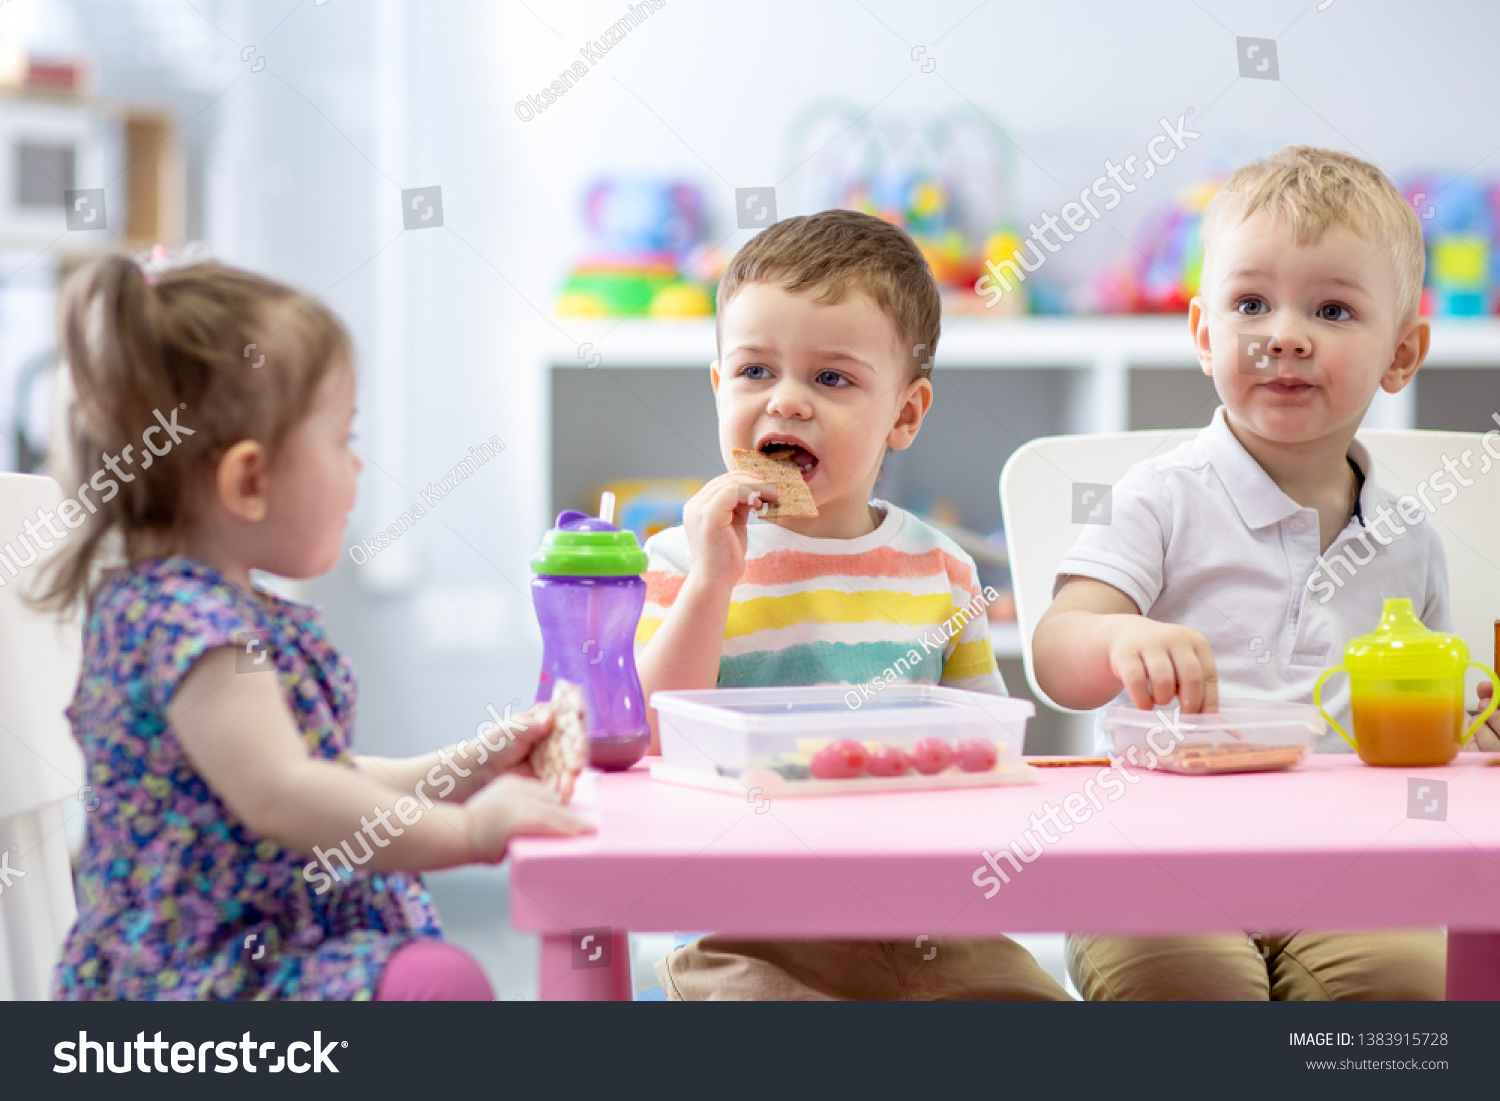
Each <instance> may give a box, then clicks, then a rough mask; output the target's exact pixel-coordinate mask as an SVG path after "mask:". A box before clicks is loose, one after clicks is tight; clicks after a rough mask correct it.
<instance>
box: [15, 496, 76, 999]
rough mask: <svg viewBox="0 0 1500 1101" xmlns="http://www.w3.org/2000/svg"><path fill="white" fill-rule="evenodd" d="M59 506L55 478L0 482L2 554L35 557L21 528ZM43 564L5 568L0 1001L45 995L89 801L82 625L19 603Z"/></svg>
mask: <svg viewBox="0 0 1500 1101" xmlns="http://www.w3.org/2000/svg"><path fill="white" fill-rule="evenodd" d="M61 500H62V493H61V491H60V490H59V488H58V485H57V483H56V482H54V481H53V480H52V479H51V478H46V477H39V476H36V475H31V474H0V548H3V547H4V545H6V544H9V546H10V547H11V548H13V549H14V550H15V552H16V553H17V554H18V555H19V556H20V557H22V558H26V557H30V553H29V551H28V550H26V549H25V547H24V546H23V545H22V544H21V542H20V539H21V538H22V537H23V536H24V529H23V526H22V525H23V524H24V523H25V522H26V521H27V520H32V521H33V522H35V520H36V518H37V515H38V510H39V509H43V508H46V509H55V508H56V507H57V505H58V503H59V502H60V501H61ZM54 523H55V522H54ZM56 526H57V527H58V528H61V527H62V525H60V524H58V525H56ZM42 531H43V537H44V538H47V539H49V541H51V539H50V537H49V536H47V535H46V534H45V532H46V529H45V528H43V529H42ZM27 545H29V546H30V547H31V548H33V549H35V548H36V542H35V541H34V540H31V539H29V538H28V539H27ZM44 553H50V552H44ZM39 565H40V563H39V562H38V563H33V564H31V565H30V566H28V567H27V568H24V569H20V570H19V571H18V576H15V577H12V576H11V575H10V571H9V570H8V569H5V568H4V567H3V564H0V581H3V582H4V585H3V587H0V1001H10V1000H17V999H23V1000H39V999H45V998H46V997H47V996H48V990H49V988H50V986H51V980H52V969H53V967H54V966H55V965H56V963H57V959H58V956H59V953H60V951H61V948H62V943H63V939H64V938H65V937H66V936H67V933H68V930H69V928H70V927H71V926H72V924H73V919H74V916H75V913H76V911H75V905H74V895H73V874H72V868H71V864H70V861H69V859H68V839H67V833H66V830H65V825H66V821H67V819H68V817H69V815H70V814H71V815H73V816H76V815H77V814H78V813H79V812H81V811H84V810H86V809H87V807H86V802H87V801H88V800H89V795H88V793H87V792H86V791H84V790H83V783H84V779H83V758H82V755H81V754H80V752H79V750H78V747H77V745H76V744H75V743H74V741H73V737H72V732H71V730H70V729H69V726H68V722H67V719H66V718H64V716H63V709H64V708H65V707H66V706H67V705H68V702H69V700H71V699H72V696H73V691H74V688H75V687H76V685H77V681H78V665H79V643H80V634H79V627H78V623H77V622H76V620H75V621H74V622H71V623H68V624H62V623H59V622H58V620H57V618H56V617H55V616H51V615H47V614H44V613H41V612H38V611H36V610H34V609H33V608H31V607H30V606H29V605H28V604H27V603H26V602H25V601H24V600H22V598H21V592H22V590H23V588H25V589H27V590H28V591H29V589H30V587H31V586H32V585H33V584H34V583H35V580H36V576H37V573H38V569H39Z"/></svg>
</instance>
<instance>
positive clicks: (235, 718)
mask: <svg viewBox="0 0 1500 1101" xmlns="http://www.w3.org/2000/svg"><path fill="white" fill-rule="evenodd" d="M62 336H63V343H64V346H65V349H66V354H67V360H68V366H69V369H70V370H71V374H72V380H73V384H74V388H75V390H76V394H77V400H76V405H75V408H74V413H73V423H72V424H71V426H70V432H71V444H72V460H73V462H74V464H75V468H76V474H77V475H78V476H79V479H80V484H79V486H78V490H77V493H76V495H75V497H74V498H71V499H70V500H69V501H65V502H64V503H63V505H62V507H61V508H59V510H58V513H57V514H56V515H57V518H58V519H60V520H61V521H62V522H63V523H64V524H65V525H66V526H67V527H68V528H69V529H70V530H69V532H68V533H67V539H66V540H65V542H64V543H63V547H62V550H61V551H60V552H59V554H58V556H57V557H56V558H55V559H53V561H52V564H51V572H50V574H49V576H48V586H47V589H46V591H45V593H44V594H43V597H44V599H45V600H46V601H47V602H49V603H50V604H51V605H52V606H53V607H57V608H60V609H65V608H67V607H69V606H71V605H73V604H75V603H80V602H81V603H82V604H83V605H84V607H85V612H86V618H85V627H84V639H83V669H82V675H81V676H80V679H79V684H78V691H77V694H76V695H75V697H74V699H73V702H72V704H71V706H70V707H69V709H68V717H69V719H70V720H71V722H72V726H73V732H74V736H75V737H76V738H77V739H78V741H79V743H80V745H81V746H82V748H83V752H84V756H85V759H86V762H87V767H88V779H89V783H90V784H92V786H93V791H94V793H95V794H96V795H97V796H98V798H99V803H98V806H97V808H96V809H95V810H94V811H93V813H91V814H90V815H89V817H88V834H87V839H86V841H85V845H84V850H83V855H82V861H81V865H80V867H79V869H78V921H77V923H76V925H75V926H74V928H73V930H72V932H71V934H70V935H69V937H68V941H67V944H66V947H65V951H64V955H63V959H62V961H61V963H60V964H59V966H58V970H57V976H56V990H55V994H56V996H57V997H59V998H68V999H85V998H114V999H118V998H163V999H194V998H196V999H207V998H258V999H268V998H293V999H315V998H319V999H361V998H379V999H435V998H488V997H493V994H492V992H491V990H490V987H489V983H488V981H487V980H486V979H485V977H484V974H483V972H482V971H481V970H480V969H479V967H478V965H477V964H476V963H475V962H474V960H473V959H472V958H471V957H469V956H468V955H467V954H466V953H464V952H462V951H461V950H460V949H458V948H456V947H454V946H452V945H448V944H445V943H444V942H443V941H442V939H441V938H442V929H441V926H440V925H439V922H438V916H437V913H436V911H435V910H434V909H433V906H432V902H431V899H430V898H429V897H428V894H427V891H426V888H425V887H424V886H423V884H422V880H421V878H420V876H419V875H418V872H419V871H420V870H421V869H424V868H443V867H449V866H452V865H457V864H464V863H470V862H485V863H495V862H497V861H499V860H500V859H501V858H502V857H503V856H504V854H505V848H506V843H507V840H508V839H509V838H510V837H512V836H515V835H518V834H567V833H576V832H579V831H581V830H585V829H587V828H588V827H587V826H585V825H584V824H583V823H582V822H581V821H580V820H579V819H578V818H576V817H575V816H574V815H573V814H571V813H570V812H569V811H568V810H567V809H566V808H565V807H563V806H561V805H560V804H559V802H558V800H557V798H556V796H555V795H553V794H552V793H551V792H550V791H549V790H548V789H546V788H544V787H543V786H542V785H541V784H540V783H539V782H538V781H537V780H535V779H534V778H532V777H531V775H530V771H531V770H530V767H529V765H528V764H527V763H526V759H527V755H528V754H529V752H530V749H531V746H532V744H533V743H534V742H535V741H536V740H537V739H538V738H540V737H541V736H542V735H544V734H546V733H547V732H548V731H549V730H550V727H551V717H550V715H549V714H548V712H547V711H546V709H538V710H536V711H535V712H533V713H531V714H529V715H527V716H524V717H523V719H522V721H520V722H519V723H514V724H509V725H510V726H511V729H509V730H506V731H505V732H504V736H502V737H498V738H495V739H491V738H483V739H482V741H483V742H484V745H483V746H471V745H469V744H468V743H460V744H459V746H458V747H456V748H455V749H445V750H443V751H441V752H440V753H434V754H431V755H429V756H425V757H419V758H412V759H403V760H396V759H384V758H371V757H362V756H357V755H355V753H354V752H353V749H352V744H351V735H352V732H353V726H354V709H355V708H354V703H355V681H354V674H353V670H352V669H351V668H350V666H349V663H348V662H347V661H346V660H345V659H344V658H343V657H342V656H341V655H340V654H339V652H338V651H337V650H336V649H334V647H333V646H332V645H331V644H330V643H329V641H328V639H327V637H326V635H325V634H324V631H323V627H322V624H321V622H320V620H319V616H318V613H317V612H316V610H314V609H313V608H311V607H308V606H305V605H301V604H297V603H294V602H291V601H288V600H284V599H281V598H278V597H276V596H274V595H272V594H270V593H268V592H266V591H263V590H260V589H257V588H256V587H255V586H254V585H253V584H252V583H251V579H250V571H251V570H252V569H258V570H263V571H266V572H268V573H272V574H279V575H281V576H283V577H291V578H307V577H313V576H317V575H319V574H322V573H326V572H328V571H329V570H330V569H332V568H333V566H334V565H335V563H336V562H337V561H338V557H339V555H340V553H341V551H342V532H343V528H344V523H345V520H346V518H347V516H348V513H349V510H350V508H351V507H352V506H353V504H354V497H355V481H356V476H357V475H358V473H359V470H360V467H361V464H360V460H359V458H358V457H357V456H356V455H355V453H354V451H353V450H352V449H351V447H350V433H349V428H350V422H351V421H352V419H353V417H354V400H355V378H354V368H353V364H352V360H351V355H350V342H349V338H348V334H347V333H346V331H345V330H344V327H343V325H342V324H341V323H340V322H339V321H338V319H337V318H336V317H335V316H334V315H333V314H332V313H331V312H330V311H329V310H328V309H327V308H326V307H324V306H323V305H322V304H321V303H320V302H317V301H316V300H312V299H309V298H307V297H305V296H302V295H300V294H298V293H296V292H295V291H293V290H291V289H290V288H288V287H285V286H282V285H280V284H277V283H274V282H272V281H270V280H268V279H264V278H261V277H259V276H256V275H253V274H251V273H249V272H244V271H239V270H235V269H232V268H228V267H223V266H220V265H217V264H211V263H201V264H195V265H192V266H188V267H181V268H177V269H175V270H171V271H167V272H163V273H162V274H161V275H160V276H159V277H155V278H153V277H149V276H148V274H147V272H146V271H145V270H144V269H142V267H141V266H139V265H138V264H137V263H136V262H135V261H134V260H131V259H129V258H127V257H111V258H107V259H103V260H99V261H96V262H94V263H92V264H90V265H88V266H87V267H85V268H83V269H81V270H80V271H79V272H78V273H76V274H75V275H74V276H73V277H72V278H71V280H70V281H69V284H68V286H67V287H66V288H65V291H64V295H63V304H62ZM71 485H72V479H71V478H70V479H69V481H68V484H67V485H65V486H64V492H67V491H68V489H69V488H70V486H71ZM70 504H71V507H70ZM497 729H498V728H497ZM476 750H477V752H473V751H476Z"/></svg>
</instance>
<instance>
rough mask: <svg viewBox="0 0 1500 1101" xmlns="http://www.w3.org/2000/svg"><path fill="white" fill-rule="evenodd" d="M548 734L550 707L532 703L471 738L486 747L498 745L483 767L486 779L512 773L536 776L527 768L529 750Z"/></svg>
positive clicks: (550, 717)
mask: <svg viewBox="0 0 1500 1101" xmlns="http://www.w3.org/2000/svg"><path fill="white" fill-rule="evenodd" d="M550 733H552V705H551V704H547V703H538V704H533V705H532V706H531V707H530V708H528V709H527V710H525V711H523V712H521V713H520V714H519V715H512V716H511V717H510V718H509V719H508V720H506V721H505V722H503V723H489V724H488V725H486V726H482V727H480V728H479V729H478V730H477V731H475V736H476V737H478V738H480V739H482V740H483V741H484V742H485V743H486V747H487V748H488V747H491V746H497V745H498V746H500V749H499V751H498V752H496V751H495V750H493V749H491V750H490V756H489V759H488V760H486V761H485V763H484V768H485V769H486V770H487V771H488V775H489V778H490V779H494V778H495V777H497V776H504V775H506V774H507V773H514V774H515V775H518V776H534V775H536V774H535V773H534V772H533V771H532V769H531V761H530V759H529V758H530V756H531V751H532V749H534V748H535V747H536V743H537V742H539V741H541V740H542V739H543V738H545V737H546V736H547V735H548V734H550Z"/></svg>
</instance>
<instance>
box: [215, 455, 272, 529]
mask: <svg viewBox="0 0 1500 1101" xmlns="http://www.w3.org/2000/svg"><path fill="white" fill-rule="evenodd" d="M266 457H267V456H266V449H265V448H264V447H262V446H261V445H260V444H259V443H257V442H256V441H255V440H241V441H240V442H239V443H237V444H235V445H234V446H233V447H231V448H230V449H229V450H228V451H226V452H224V457H223V458H222V459H220V460H219V468H218V470H217V471H215V476H214V488H215V490H216V491H217V492H218V497H219V503H220V504H222V505H223V506H224V508H225V509H226V510H227V511H228V512H229V515H231V516H233V517H234V518H235V519H237V520H244V521H247V522H248V523H252V524H253V523H258V522H259V521H261V520H264V519H265V518H266V514H267V513H268V512H269V511H270V509H271V504H270V501H269V499H268V498H267V495H266V489H267V486H266V483H267V480H268V479H267V463H266Z"/></svg>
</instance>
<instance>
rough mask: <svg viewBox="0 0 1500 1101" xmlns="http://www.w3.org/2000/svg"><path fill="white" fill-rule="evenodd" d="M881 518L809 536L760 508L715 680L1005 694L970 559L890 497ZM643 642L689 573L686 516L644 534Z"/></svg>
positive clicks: (983, 596) (984, 594)
mask: <svg viewBox="0 0 1500 1101" xmlns="http://www.w3.org/2000/svg"><path fill="white" fill-rule="evenodd" d="M871 503H872V504H873V505H874V506H875V507H876V508H877V509H880V510H882V511H883V512H884V513H885V518H884V520H882V522H881V524H880V526H879V527H878V528H876V529H875V530H874V531H872V532H871V533H870V534H868V535H862V536H860V537H859V538H857V539H810V538H807V537H806V536H803V535H799V534H797V533H796V532H791V531H787V530H786V529H785V528H782V527H780V526H778V525H776V524H772V523H767V522H766V521H763V520H759V519H757V518H754V517H752V518H751V520H750V526H749V539H748V544H749V545H748V551H747V553H746V555H745V574H744V576H743V577H742V578H740V581H739V584H737V585H736V586H735V588H734V594H733V596H732V598H731V601H730V605H729V619H728V622H727V623H726V624H725V627H724V649H723V653H722V656H721V658H720V659H719V687H720V688H747V687H774V686H786V685H802V684H850V685H856V686H858V685H866V686H867V688H866V689H864V691H865V692H866V693H867V694H868V695H870V698H873V693H874V692H877V691H879V690H880V689H883V688H884V687H885V686H886V685H887V684H895V683H906V684H942V685H946V686H948V687H952V688H966V689H969V690H971V691H976V692H989V693H992V694H994V695H1000V696H1003V695H1005V694H1006V691H1005V681H1004V680H1002V679H1001V676H1000V670H999V669H998V668H997V667H996V665H995V652H994V650H993V648H992V646H991V643H990V637H989V624H988V621H987V619H986V618H985V612H984V606H985V605H986V604H987V603H989V601H991V600H993V599H994V598H995V597H996V596H997V595H998V593H996V591H995V590H994V589H993V588H991V589H988V590H982V589H981V588H980V585H979V576H978V574H977V573H976V571H975V569H974V562H973V560H972V559H971V558H970V557H969V556H968V555H967V554H965V553H964V552H963V551H962V550H960V549H959V547H958V546H957V544H955V543H954V542H953V540H951V539H949V538H948V537H947V536H945V535H943V534H942V533H941V532H939V531H937V530H936V529H934V528H932V527H930V526H929V525H927V524H924V523H923V522H922V521H921V520H918V519H917V518H916V517H915V516H913V515H911V514H910V513H909V512H906V511H905V510H903V509H899V508H897V507H895V506H894V505H890V504H886V503H885V502H883V501H873V502H871ZM646 552H647V554H648V555H650V565H649V567H648V568H647V570H646V608H645V611H644V613H643V614H642V616H641V622H640V627H639V629H638V630H637V631H636V636H635V644H636V649H637V650H639V649H640V648H641V647H642V646H644V645H645V644H646V643H647V642H649V641H650V640H651V638H652V637H653V636H654V635H655V634H656V631H657V629H658V628H659V627H660V626H661V624H662V620H663V619H664V618H665V616H666V614H667V610H668V609H669V608H671V606H672V602H673V601H674V600H676V599H677V594H678V593H679V592H680V591H681V589H682V583H683V580H684V579H685V578H686V577H687V572H688V542H687V535H686V532H685V531H684V530H683V528H682V527H681V525H679V526H677V527H674V528H668V529H667V530H666V531H662V532H658V533H657V534H656V535H653V536H652V537H651V538H650V539H648V540H647V541H646Z"/></svg>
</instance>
